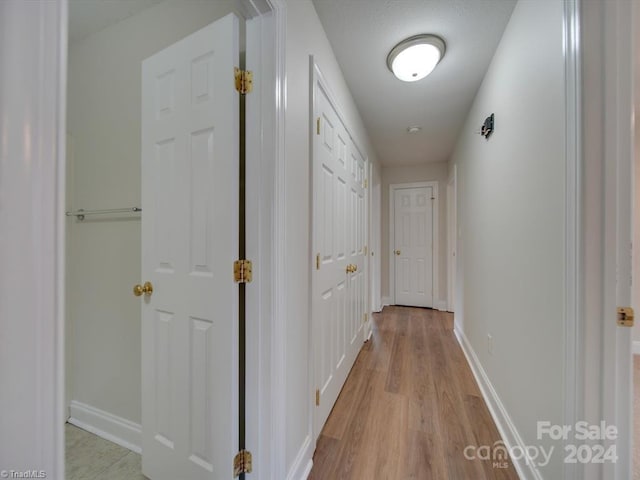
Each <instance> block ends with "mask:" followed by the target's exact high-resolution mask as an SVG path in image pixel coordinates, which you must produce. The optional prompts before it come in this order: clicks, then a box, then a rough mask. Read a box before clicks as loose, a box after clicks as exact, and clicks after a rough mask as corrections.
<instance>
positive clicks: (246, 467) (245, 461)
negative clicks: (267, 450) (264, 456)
mask: <svg viewBox="0 0 640 480" xmlns="http://www.w3.org/2000/svg"><path fill="white" fill-rule="evenodd" d="M252 469H253V465H252V464H251V452H249V451H248V450H240V451H239V452H238V453H237V454H236V456H235V457H234V458H233V478H236V477H237V476H238V475H240V474H241V473H251V470H252Z"/></svg>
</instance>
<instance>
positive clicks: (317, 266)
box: [316, 253, 320, 270]
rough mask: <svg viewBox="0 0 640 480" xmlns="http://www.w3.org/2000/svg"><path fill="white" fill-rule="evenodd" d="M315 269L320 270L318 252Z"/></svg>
mask: <svg viewBox="0 0 640 480" xmlns="http://www.w3.org/2000/svg"><path fill="white" fill-rule="evenodd" d="M316 270H320V254H319V253H318V254H316Z"/></svg>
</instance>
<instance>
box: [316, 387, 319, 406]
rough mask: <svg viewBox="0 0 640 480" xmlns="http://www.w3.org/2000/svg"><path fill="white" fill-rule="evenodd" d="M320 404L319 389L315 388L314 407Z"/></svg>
mask: <svg viewBox="0 0 640 480" xmlns="http://www.w3.org/2000/svg"><path fill="white" fill-rule="evenodd" d="M318 406H320V389H319V388H316V407H318Z"/></svg>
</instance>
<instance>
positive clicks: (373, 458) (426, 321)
mask: <svg viewBox="0 0 640 480" xmlns="http://www.w3.org/2000/svg"><path fill="white" fill-rule="evenodd" d="M499 440H501V439H500V435H499V433H498V430H497V428H496V426H495V424H494V423H493V419H492V418H491V415H490V413H489V411H488V409H487V406H486V405H485V403H484V400H483V399H482V396H481V394H480V391H479V389H478V386H477V384H476V382H475V379H474V377H473V374H472V373H471V370H470V369H469V366H468V364H467V362H466V359H465V357H464V353H463V352H462V350H461V349H460V346H459V345H458V342H457V340H456V338H455V336H454V333H453V315H451V314H448V313H443V312H438V311H434V310H429V309H422V308H411V307H386V308H385V309H384V311H383V312H382V313H380V314H374V316H373V336H372V339H371V340H370V341H369V342H367V343H366V344H365V345H364V347H363V348H362V350H361V352H360V354H359V355H358V358H357V360H356V362H355V364H354V366H353V369H352V370H351V373H350V374H349V377H348V379H347V382H346V383H345V385H344V387H343V389H342V392H341V393H340V396H339V397H338V400H337V402H336V405H335V406H334V408H333V411H332V412H331V415H330V416H329V418H328V420H327V423H326V424H325V426H324V429H323V430H322V432H321V434H320V437H319V438H318V443H317V446H316V451H315V454H314V458H313V462H314V466H313V470H312V471H311V474H310V476H309V480H348V479H353V480H356V479H357V480H360V479H362V480H365V479H366V480H371V479H375V480H405V479H418V480H429V479H434V480H485V479H486V480H493V479H497V480H511V479H517V478H518V475H517V474H516V471H515V469H514V468H513V466H512V465H511V462H507V465H508V466H507V468H497V467H496V468H494V465H493V462H492V461H490V460H489V461H482V460H467V459H466V458H465V456H464V453H463V452H464V449H465V447H466V446H467V445H474V446H481V445H488V446H492V445H493V444H494V443H495V442H496V441H499Z"/></svg>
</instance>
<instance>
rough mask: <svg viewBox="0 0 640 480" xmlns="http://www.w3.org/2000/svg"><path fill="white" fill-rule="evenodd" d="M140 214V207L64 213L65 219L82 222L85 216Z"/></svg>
mask: <svg viewBox="0 0 640 480" xmlns="http://www.w3.org/2000/svg"><path fill="white" fill-rule="evenodd" d="M139 212H142V209H141V208H140V207H129V208H108V209H104V210H82V209H79V210H76V211H75V212H66V213H65V214H66V215H67V217H78V220H84V216H85V215H103V214H105V213H139Z"/></svg>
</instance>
